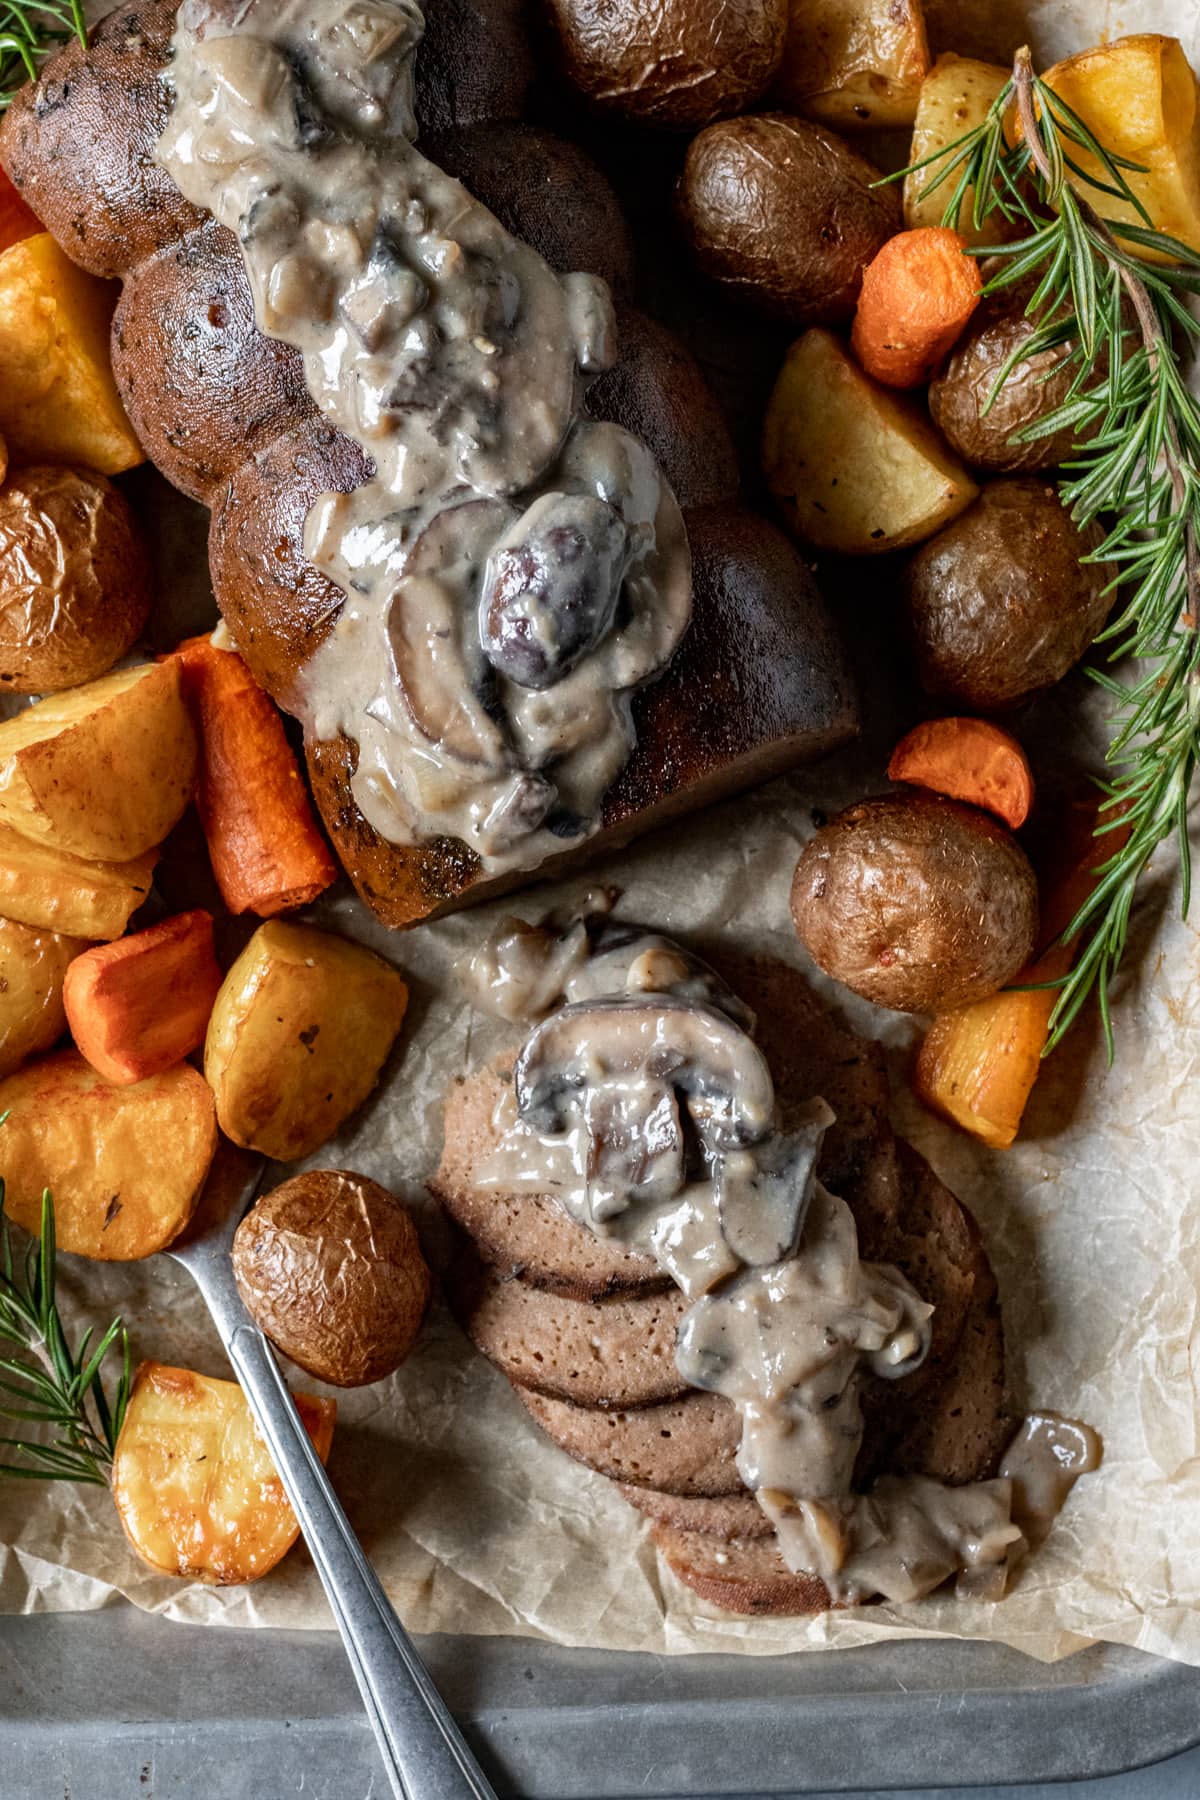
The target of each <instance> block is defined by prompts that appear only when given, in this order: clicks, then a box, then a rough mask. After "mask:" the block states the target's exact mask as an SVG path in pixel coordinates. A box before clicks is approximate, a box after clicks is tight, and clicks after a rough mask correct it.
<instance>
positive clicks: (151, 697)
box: [0, 661, 197, 862]
mask: <svg viewBox="0 0 1200 1800" xmlns="http://www.w3.org/2000/svg"><path fill="white" fill-rule="evenodd" d="M196 754H197V752H196V734H195V732H194V730H193V729H192V722H191V719H190V718H189V716H188V711H187V707H186V706H185V704H184V700H183V694H182V692H181V688H180V673H179V666H178V664H177V663H176V662H174V661H166V662H161V663H144V664H143V665H142V666H141V667H140V668H136V669H122V670H120V671H119V672H118V673H117V674H115V675H106V676H104V678H103V679H102V680H100V681H93V682H89V683H88V685H87V686H86V687H81V688H72V689H71V690H70V691H69V692H68V693H65V694H58V695H55V696H53V697H52V698H50V699H48V700H41V701H39V702H38V704H37V705H36V706H30V707H28V708H26V710H25V711H24V712H20V713H17V714H16V716H15V717H14V718H11V719H8V720H6V721H5V723H3V724H0V822H2V823H3V824H5V825H9V826H11V827H12V829H13V830H14V831H19V832H20V833H21V835H22V836H23V837H27V838H29V839H30V840H31V841H33V842H35V843H39V844H45V845H48V846H52V847H53V848H54V849H55V850H65V851H66V852H67V853H68V854H69V855H71V856H84V857H94V858H96V859H98V860H100V861H102V862H127V861H129V859H130V858H131V857H135V856H141V855H143V854H144V853H145V852H146V851H147V850H149V849H151V848H152V847H153V846H154V845H155V844H161V843H162V841H163V839H164V838H165V837H166V835H167V833H168V832H169V831H170V830H171V828H172V826H173V825H175V824H177V823H178V821H179V819H180V818H181V816H182V814H183V811H184V808H185V807H186V806H187V803H188V801H189V800H190V799H191V797H192V787H193V785H194V783H195V777H196Z"/></svg>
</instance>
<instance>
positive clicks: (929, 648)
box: [904, 475, 1114, 713]
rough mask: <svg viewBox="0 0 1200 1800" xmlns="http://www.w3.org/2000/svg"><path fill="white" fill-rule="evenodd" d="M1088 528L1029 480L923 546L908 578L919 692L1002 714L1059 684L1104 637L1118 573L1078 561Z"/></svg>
mask: <svg viewBox="0 0 1200 1800" xmlns="http://www.w3.org/2000/svg"><path fill="white" fill-rule="evenodd" d="M1103 540H1104V532H1103V530H1102V528H1101V527H1100V525H1099V524H1096V523H1093V524H1091V525H1089V526H1088V527H1087V528H1086V529H1085V530H1083V531H1081V530H1080V529H1079V527H1078V526H1077V525H1076V524H1075V523H1074V521H1073V520H1072V519H1071V518H1070V516H1069V514H1068V513H1067V512H1065V511H1064V509H1063V507H1062V504H1061V503H1060V501H1059V498H1058V495H1057V493H1056V492H1055V490H1054V488H1053V487H1052V486H1051V485H1050V484H1048V483H1047V482H1045V481H1039V480H1037V479H1036V478H1035V477H1034V476H1028V475H1027V476H1012V477H1010V478H1008V479H1005V480H1000V481H994V482H992V483H991V484H990V485H989V486H988V487H986V488H984V490H983V492H982V494H981V495H980V496H979V498H978V500H976V502H975V504H974V505H973V506H972V507H970V508H969V509H968V510H967V511H966V512H965V513H963V515H962V517H961V518H958V519H955V520H954V521H953V523H952V524H950V525H947V526H946V528H945V530H944V531H941V532H939V533H938V535H937V537H935V538H933V539H931V541H930V542H929V543H928V544H925V545H923V546H922V547H921V549H920V550H918V551H917V553H916V554H915V555H914V556H913V557H912V559H911V561H910V562H909V564H908V568H907V570H906V572H905V577H904V588H905V595H906V603H907V616H908V629H909V635H910V638H911V641H912V646H913V651H914V654H915V657H916V663H917V673H918V675H919V677H920V680H921V685H922V687H923V688H924V689H925V691H926V692H927V693H929V694H933V695H936V696H937V697H938V698H939V699H944V700H947V701H952V702H953V703H954V705H955V706H957V707H959V708H961V709H962V710H963V711H965V712H984V713H990V712H1002V711H1004V710H1005V709H1006V708H1008V707H1011V706H1016V705H1018V704H1019V703H1020V702H1021V701H1022V700H1026V699H1028V698H1029V697H1030V696H1031V695H1032V694H1036V693H1038V692H1039V691H1040V690H1041V689H1042V688H1047V687H1052V686H1053V685H1054V683H1055V682H1056V681H1061V680H1062V677H1063V676H1064V675H1065V674H1066V673H1067V670H1068V669H1070V668H1072V667H1073V666H1074V664H1075V663H1077V662H1078V661H1079V659H1080V657H1081V656H1082V655H1083V653H1084V651H1085V650H1086V649H1087V647H1088V645H1089V644H1090V643H1091V642H1092V640H1093V638H1094V637H1095V636H1096V633H1097V632H1098V631H1099V630H1100V627H1101V626H1102V625H1103V623H1104V621H1105V619H1106V618H1107V616H1108V612H1109V609H1110V607H1111V606H1112V603H1113V597H1112V595H1111V594H1110V593H1106V591H1105V590H1106V588H1107V586H1108V583H1109V581H1110V580H1111V579H1112V576H1113V573H1114V571H1113V570H1112V569H1111V568H1110V567H1108V565H1106V564H1102V563H1081V562H1080V560H1079V559H1080V557H1081V556H1086V555H1089V554H1090V553H1092V552H1093V551H1095V550H1097V549H1099V547H1100V545H1101V543H1102V542H1103Z"/></svg>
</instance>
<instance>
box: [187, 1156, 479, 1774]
mask: <svg viewBox="0 0 1200 1800" xmlns="http://www.w3.org/2000/svg"><path fill="white" fill-rule="evenodd" d="M262 1172H263V1162H262V1159H261V1158H260V1157H257V1156H249V1155H247V1154H246V1153H245V1152H242V1151H236V1150H233V1149H232V1148H231V1147H228V1146H225V1145H222V1147H221V1149H220V1150H219V1151H218V1153H217V1160H216V1162H215V1163H214V1164H213V1169H212V1173H211V1174H210V1176H209V1178H208V1182H207V1184H206V1186H205V1189H204V1193H203V1195H202V1196H201V1200H200V1205H199V1206H198V1208H197V1209H196V1214H195V1217H194V1218H193V1219H192V1222H191V1224H190V1225H189V1227H188V1229H187V1231H186V1232H185V1234H184V1235H183V1237H182V1238H180V1239H179V1240H178V1241H177V1242H176V1243H174V1244H172V1245H171V1247H170V1249H169V1250H167V1251H166V1255H168V1256H170V1257H172V1258H173V1259H174V1261H175V1262H177V1263H179V1264H180V1265H181V1266H182V1267H183V1268H185V1269H186V1270H187V1271H188V1273H189V1275H191V1277H192V1279H193V1280H194V1281H195V1283H196V1286H197V1287H198V1288H199V1289H200V1292H201V1294H202V1295H203V1296H204V1300H205V1303H206V1305H207V1307H208V1310H209V1312H210V1313H211V1314H212V1317H213V1323H214V1324H215V1325H216V1328H217V1330H218V1332H219V1333H220V1336H221V1342H222V1344H223V1345H224V1346H225V1351H226V1354H227V1355H228V1357H229V1360H230V1362H231V1363H232V1365H233V1368H234V1372H235V1373H236V1375H237V1378H238V1380H239V1381H240V1382H241V1384H242V1388H243V1390H244V1392H245V1395H246V1399H247V1400H248V1401H249V1403H250V1410H251V1412H252V1413H253V1414H254V1417H255V1420H256V1422H257V1424H258V1428H259V1430H260V1431H261V1432H262V1434H263V1437H264V1439H265V1440H266V1443H267V1447H268V1449H269V1450H270V1452H271V1458H272V1461H273V1462H274V1464H275V1468H276V1470H277V1472H278V1474H279V1478H280V1480H281V1481H282V1483H283V1486H284V1489H285V1491H286V1493H287V1497H288V1499H289V1500H290V1501H291V1503H292V1507H293V1509H294V1511H295V1514H296V1517H297V1519H298V1520H299V1521H300V1529H301V1531H302V1532H303V1534H304V1541H305V1543H306V1544H307V1545H308V1548H309V1551H310V1552H311V1554H312V1559H313V1562H314V1563H315V1564H316V1567H317V1573H318V1574H319V1575H320V1577H321V1584H322V1586H323V1587H324V1589H325V1593H326V1595H327V1596H328V1599H329V1604H330V1607H331V1608H332V1611H333V1616H334V1619H335V1620H336V1621H337V1628H338V1630H339V1631H340V1632H341V1634H342V1642H343V1644H344V1645H345V1647H346V1654H347V1656H348V1657H349V1658H350V1667H351V1668H352V1669H353V1671H354V1679H355V1680H356V1681H357V1683H358V1690H359V1693H360V1694H361V1695H362V1697H363V1704H364V1706H365V1707H366V1709H367V1717H368V1718H369V1719H370V1721H371V1725H372V1728H373V1729H374V1732H375V1736H376V1738H377V1740H378V1743H379V1753H380V1755H381V1756H382V1758H383V1765H384V1768H385V1769H386V1770H387V1774H388V1779H389V1781H390V1782H391V1784H392V1791H393V1792H394V1793H395V1794H396V1795H398V1796H399V1800H496V1795H495V1791H494V1789H493V1788H492V1786H491V1784H490V1783H489V1781H488V1780H487V1777H486V1776H485V1775H484V1773H483V1771H482V1769H481V1768H480V1767H479V1764H478V1763H477V1762H476V1761H475V1758H474V1756H473V1755H472V1754H471V1751H470V1750H469V1749H468V1747H467V1744H466V1740H465V1739H464V1737H463V1735H462V1733H461V1731H460V1730H459V1729H458V1726H457V1725H456V1724H455V1722H454V1719H453V1718H452V1716H451V1714H450V1711H449V1709H448V1708H447V1706H446V1704H445V1702H444V1701H443V1700H442V1698H441V1696H440V1695H439V1693H438V1691H437V1689H436V1688H435V1687H434V1685H433V1682H432V1681H431V1680H430V1678H429V1675H428V1672H427V1671H426V1669H425V1666H424V1664H423V1663H422V1661H421V1659H420V1657H419V1656H418V1655H417V1652H416V1650H415V1648H414V1647H413V1643H412V1640H411V1638H410V1637H409V1635H408V1633H407V1632H406V1631H405V1629H404V1627H403V1625H401V1623H400V1621H399V1619H398V1618H397V1617H396V1614H395V1612H394V1611H393V1610H392V1605H391V1602H390V1601H389V1599H388V1597H387V1595H386V1594H385V1593H384V1591H383V1588H382V1587H381V1586H380V1584H379V1579H378V1577H377V1576H376V1574H375V1571H374V1570H373V1569H372V1567H371V1565H370V1563H369V1562H368V1561H367V1558H366V1556H365V1555H364V1554H363V1549H362V1545H361V1544H360V1543H359V1541H358V1539H357V1538H356V1537H355V1535H354V1532H353V1530H352V1528H351V1525H350V1521H349V1520H348V1519H347V1517H346V1515H345V1513H344V1512H343V1511H342V1508H341V1505H340V1503H339V1501H338V1498H337V1496H336V1494H335V1493H334V1491H333V1488H332V1487H331V1486H330V1482H329V1477H328V1476H327V1475H326V1473H325V1470H324V1468H323V1466H322V1464H321V1459H320V1457H319V1456H318V1455H317V1453H316V1451H315V1450H314V1449H313V1447H312V1443H311V1441H310V1439H309V1435H308V1433H307V1431H306V1430H305V1429H304V1426H303V1424H302V1422H301V1419H300V1415H299V1413H298V1412H297V1411H296V1407H295V1403H294V1401H293V1400H292V1396H291V1394H290V1393H289V1392H288V1389H287V1386H286V1384H285V1382H284V1379H283V1376H282V1375H281V1374H280V1372H279V1365H278V1363H277V1362H276V1360H275V1354H274V1352H273V1350H272V1349H271V1346H270V1344H269V1343H268V1342H267V1340H266V1338H265V1337H264V1336H263V1334H262V1332H261V1331H260V1330H259V1329H258V1326H257V1325H255V1324H254V1322H253V1321H252V1320H251V1318H250V1315H249V1314H248V1313H247V1311H246V1309H245V1307H244V1306H243V1305H242V1301H241V1296H240V1295H239V1294H238V1291H237V1284H236V1283H235V1281H234V1279H233V1265H232V1263H231V1261H230V1250H231V1248H232V1245H233V1234H234V1232H235V1231H236V1230H237V1228H238V1225H239V1224H240V1223H241V1219H242V1216H243V1214H244V1213H245V1211H246V1208H247V1206H248V1205H249V1203H250V1201H251V1200H252V1199H253V1198H254V1194H255V1191H256V1190H257V1188H258V1184H259V1182H260V1180H261V1179H262Z"/></svg>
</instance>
